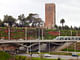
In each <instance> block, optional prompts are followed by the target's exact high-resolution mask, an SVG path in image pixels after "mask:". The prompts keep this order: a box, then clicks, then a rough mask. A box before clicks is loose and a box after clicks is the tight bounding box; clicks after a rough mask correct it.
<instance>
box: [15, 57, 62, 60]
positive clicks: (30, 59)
mask: <svg viewBox="0 0 80 60" xmlns="http://www.w3.org/2000/svg"><path fill="white" fill-rule="evenodd" d="M15 60H58V59H48V58H37V57H26V56H16V59H15ZM60 60H62V59H60Z"/></svg>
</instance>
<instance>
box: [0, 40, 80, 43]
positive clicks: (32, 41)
mask: <svg viewBox="0 0 80 60" xmlns="http://www.w3.org/2000/svg"><path fill="white" fill-rule="evenodd" d="M30 42H31V43H38V42H80V40H0V43H30Z"/></svg>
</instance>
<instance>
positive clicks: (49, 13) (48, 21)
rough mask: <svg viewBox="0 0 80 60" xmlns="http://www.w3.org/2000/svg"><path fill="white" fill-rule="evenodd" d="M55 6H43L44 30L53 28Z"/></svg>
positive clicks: (51, 4)
mask: <svg viewBox="0 0 80 60" xmlns="http://www.w3.org/2000/svg"><path fill="white" fill-rule="evenodd" d="M55 23H56V21H55V4H54V3H47V4H45V28H48V29H52V28H54V26H55Z"/></svg>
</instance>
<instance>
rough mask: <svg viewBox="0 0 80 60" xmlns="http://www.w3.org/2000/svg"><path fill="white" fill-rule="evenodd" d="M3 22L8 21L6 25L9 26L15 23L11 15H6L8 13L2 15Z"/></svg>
mask: <svg viewBox="0 0 80 60" xmlns="http://www.w3.org/2000/svg"><path fill="white" fill-rule="evenodd" d="M3 22H4V23H8V25H9V26H10V27H12V25H13V24H15V22H16V19H15V18H13V17H12V16H8V15H4V20H3Z"/></svg>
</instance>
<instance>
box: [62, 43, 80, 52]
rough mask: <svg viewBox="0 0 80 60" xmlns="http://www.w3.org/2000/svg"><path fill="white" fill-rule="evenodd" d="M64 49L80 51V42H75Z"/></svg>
mask: <svg viewBox="0 0 80 60" xmlns="http://www.w3.org/2000/svg"><path fill="white" fill-rule="evenodd" d="M62 51H72V52H80V43H79V42H78V43H73V44H71V45H70V46H69V47H67V48H64V49H63V50H62Z"/></svg>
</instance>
